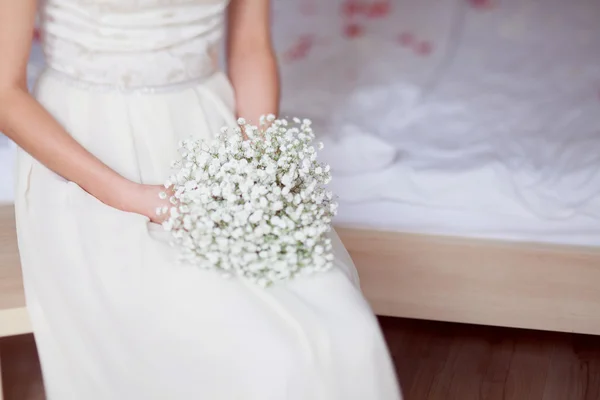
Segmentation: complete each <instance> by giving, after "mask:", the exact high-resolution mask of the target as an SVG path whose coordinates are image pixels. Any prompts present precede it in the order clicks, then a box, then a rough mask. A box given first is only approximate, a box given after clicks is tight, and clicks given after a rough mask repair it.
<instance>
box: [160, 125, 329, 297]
mask: <svg viewBox="0 0 600 400" xmlns="http://www.w3.org/2000/svg"><path fill="white" fill-rule="evenodd" d="M243 135H245V136H246V139H244V137H243ZM314 138H315V135H314V133H313V130H312V128H311V123H310V121H309V120H303V121H300V120H299V119H297V118H294V119H293V121H291V122H290V121H288V120H286V119H275V117H274V116H272V115H270V116H267V117H262V118H261V120H260V124H259V126H258V127H257V126H253V125H250V124H247V123H246V121H244V120H243V119H240V120H238V127H236V128H234V129H229V128H223V129H222V130H221V132H220V134H219V135H218V136H217V137H216V138H215V139H214V140H212V141H211V142H210V143H206V142H204V141H202V140H196V139H190V140H187V141H184V142H182V143H181V158H180V159H178V160H176V161H175V162H174V165H173V166H174V168H175V173H174V174H173V175H172V176H171V177H170V178H169V180H168V181H167V182H166V184H165V187H166V188H167V189H169V191H171V192H172V193H173V195H172V197H171V198H170V200H171V202H172V203H173V204H174V206H173V207H171V208H170V209H169V208H167V207H165V208H163V209H159V210H157V212H159V213H169V214H168V217H167V219H166V221H165V222H164V223H163V226H164V228H165V229H166V230H168V231H171V232H172V234H173V238H174V241H173V243H174V244H175V245H178V246H180V249H181V256H182V259H183V261H184V262H188V263H192V264H195V265H197V266H199V267H201V268H207V269H214V270H218V271H221V272H222V273H224V274H225V275H226V276H231V275H237V276H241V277H244V278H246V279H249V280H251V281H253V282H256V283H258V284H259V285H261V286H268V285H270V284H272V283H274V282H277V281H281V280H286V279H290V278H293V277H294V276H296V275H299V274H309V273H314V272H317V271H325V270H327V269H329V268H330V267H331V266H332V264H333V259H334V256H333V253H332V244H331V240H330V238H329V237H328V235H327V232H329V231H330V230H331V221H332V218H333V217H334V215H335V214H336V210H337V203H335V202H334V200H333V195H332V193H331V192H330V191H327V190H326V189H325V185H326V184H327V183H329V181H330V180H331V174H330V168H329V166H328V165H324V164H321V163H319V162H318V160H317V150H316V149H315V148H314V146H313V145H312V143H313V141H314ZM318 147H319V149H321V148H322V144H319V146H318ZM161 197H162V198H166V197H167V194H166V192H165V193H161Z"/></svg>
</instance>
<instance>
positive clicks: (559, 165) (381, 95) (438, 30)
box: [0, 0, 600, 245]
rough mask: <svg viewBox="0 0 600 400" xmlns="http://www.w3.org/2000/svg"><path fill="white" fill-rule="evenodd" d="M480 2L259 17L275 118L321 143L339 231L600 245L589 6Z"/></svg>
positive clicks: (322, 8)
mask: <svg viewBox="0 0 600 400" xmlns="http://www.w3.org/2000/svg"><path fill="white" fill-rule="evenodd" d="M491 1H492V2H489V1H486V0H470V1H465V0H420V1H418V2H415V1H413V0H391V2H390V6H391V7H390V9H389V13H386V10H385V4H384V3H385V1H381V0H380V1H375V0H372V1H371V2H370V3H371V4H375V8H367V9H366V10H363V11H366V13H360V14H354V15H350V16H349V15H347V14H346V13H344V12H343V10H344V4H347V3H349V1H347V0H331V1H327V2H320V1H317V0H277V1H275V2H274V6H275V10H274V25H275V26H274V38H275V44H276V47H277V50H278V53H279V55H280V59H281V62H282V79H283V110H284V112H286V113H289V114H290V115H291V116H296V115H297V116H307V117H309V118H312V119H313V121H315V125H316V127H317V128H318V129H319V131H320V132H321V133H322V139H323V141H324V142H325V143H326V145H327V147H326V152H325V153H324V157H325V159H326V161H328V162H329V163H330V164H331V165H332V166H333V169H334V173H335V177H334V181H333V189H334V190H335V192H336V193H337V194H338V195H339V198H340V203H341V208H340V215H339V217H338V222H339V223H343V224H350V225H355V226H364V227H373V228H383V229H391V230H398V231H409V232H422V233H434V234H449V235H461V236H474V237H493V238H500V239H508V240H524V241H538V242H556V243H568V244H582V245H600V223H599V222H600V112H599V111H600V29H599V28H597V27H596V25H597V22H596V21H599V20H600V2H598V1H595V0H572V1H569V2H565V1H562V0H536V1H533V0H491ZM367 3H369V2H367ZM377 4H378V5H377ZM377 7H379V8H377ZM369 10H371V12H370V13H369ZM366 14H371V15H366ZM349 32H350V33H352V32H355V33H356V32H358V33H359V34H358V35H355V36H353V37H349V36H350V34H349ZM428 47H429V50H430V52H428V51H427V50H428ZM32 60H33V61H32V64H31V66H30V68H31V70H32V71H31V72H32V74H31V76H32V78H33V76H34V75H35V71H36V70H37V69H39V67H40V66H41V64H40V60H41V58H40V55H39V49H37V48H36V49H34V53H33V56H32ZM3 149H4V148H3V147H2V139H0V171H1V173H0V202H2V201H3V200H4V201H7V200H8V201H10V199H11V198H12V197H11V196H12V178H9V176H11V175H12V172H10V171H9V169H10V168H9V167H8V165H9V164H11V161H12V160H11V159H10V157H9V156H7V155H6V154H11V153H10V152H9V151H7V150H6V149H4V150H3Z"/></svg>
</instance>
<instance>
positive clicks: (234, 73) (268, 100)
mask: <svg viewBox="0 0 600 400" xmlns="http://www.w3.org/2000/svg"><path fill="white" fill-rule="evenodd" d="M228 65H229V67H228V72H229V79H230V80H231V83H232V84H233V87H234V89H235V98H236V113H237V115H238V117H243V118H245V119H246V120H248V121H249V122H251V123H253V124H257V123H258V119H259V117H260V116H261V115H267V114H274V115H278V113H279V96H280V88H279V71H278V68H277V60H276V58H275V55H274V54H273V52H272V50H271V49H269V48H264V49H262V50H260V51H256V52H251V51H247V52H243V53H239V52H238V53H236V54H234V55H232V57H231V59H230V60H229V61H228Z"/></svg>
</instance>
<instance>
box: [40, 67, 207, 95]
mask: <svg viewBox="0 0 600 400" xmlns="http://www.w3.org/2000/svg"><path fill="white" fill-rule="evenodd" d="M217 71H218V70H217V69H215V70H213V71H210V73H207V74H206V75H204V76H201V77H198V78H194V79H190V80H187V81H182V82H176V83H169V84H166V85H156V86H134V87H126V86H122V85H111V84H104V83H95V82H89V81H83V80H80V79H77V78H74V77H73V76H71V75H69V74H66V73H64V72H62V71H58V70H56V69H53V68H51V67H46V68H45V69H44V70H43V71H42V73H41V74H40V76H39V78H38V79H41V78H42V77H44V76H50V77H52V78H55V79H57V80H59V81H61V82H63V83H65V84H67V85H69V86H73V87H76V88H78V89H82V90H91V91H101V92H108V93H110V92H119V93H123V94H158V93H169V92H176V91H180V90H183V89H189V88H192V87H194V86H197V85H199V84H201V83H203V82H205V81H206V80H207V79H208V78H210V77H211V76H213V75H214V74H215V73H216V72H217Z"/></svg>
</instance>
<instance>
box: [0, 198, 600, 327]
mask: <svg viewBox="0 0 600 400" xmlns="http://www.w3.org/2000/svg"><path fill="white" fill-rule="evenodd" d="M338 233H339V234H340V236H341V238H342V241H343V242H344V244H345V245H346V246H347V248H348V250H349V251H350V253H351V255H352V257H353V259H354V261H355V263H356V265H357V268H358V270H359V274H360V277H361V285H362V288H363V291H364V293H365V296H366V297H367V299H368V300H369V301H370V303H371V305H372V307H373V309H374V311H375V312H376V313H377V314H380V315H386V316H398V317H408V318H418V319H430V320H440V321H453V322H462V323H472V324H483V325H496V326H508V327H519V328H530V329H539V330H552V331H564V332H577V333H588V334H596V335H598V334H600V249H596V248H583V247H581V248H578V247H570V246H549V245H539V244H524V243H508V242H501V241H487V240H472V239H458V238H448V237H435V236H425V235H423V236H421V235H414V234H403V233H391V232H380V231H373V230H362V229H353V228H349V227H339V228H338ZM30 331H31V327H30V325H29V320H28V317H27V311H26V308H25V300H24V295H23V285H22V279H21V271H20V266H19V258H18V252H17V244H16V237H15V224H14V215H13V210H12V207H10V206H2V207H0V338H1V337H3V336H11V335H17V334H22V333H27V332H30Z"/></svg>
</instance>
